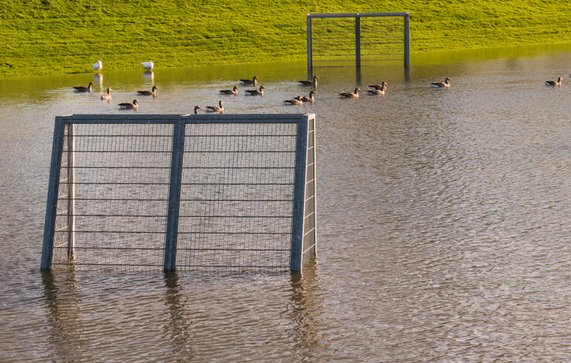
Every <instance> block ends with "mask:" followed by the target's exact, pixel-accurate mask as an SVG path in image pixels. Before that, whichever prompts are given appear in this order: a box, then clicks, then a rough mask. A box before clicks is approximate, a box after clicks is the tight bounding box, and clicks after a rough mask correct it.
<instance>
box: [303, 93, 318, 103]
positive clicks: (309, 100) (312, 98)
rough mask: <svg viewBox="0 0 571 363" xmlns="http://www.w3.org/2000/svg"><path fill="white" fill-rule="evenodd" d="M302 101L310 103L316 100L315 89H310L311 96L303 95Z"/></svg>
mask: <svg viewBox="0 0 571 363" xmlns="http://www.w3.org/2000/svg"><path fill="white" fill-rule="evenodd" d="M301 101H302V102H309V103H313V102H315V91H310V92H309V96H307V97H306V96H303V97H302V98H301Z"/></svg>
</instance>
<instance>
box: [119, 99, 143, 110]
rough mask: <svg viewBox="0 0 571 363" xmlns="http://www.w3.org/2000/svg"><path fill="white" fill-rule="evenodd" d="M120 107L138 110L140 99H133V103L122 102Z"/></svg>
mask: <svg viewBox="0 0 571 363" xmlns="http://www.w3.org/2000/svg"><path fill="white" fill-rule="evenodd" d="M119 108H120V109H123V110H137V109H139V101H137V100H133V102H132V103H129V102H123V103H120V104H119Z"/></svg>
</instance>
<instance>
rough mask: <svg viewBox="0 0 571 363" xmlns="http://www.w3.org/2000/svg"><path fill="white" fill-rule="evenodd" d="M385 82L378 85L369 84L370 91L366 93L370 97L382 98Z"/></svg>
mask: <svg viewBox="0 0 571 363" xmlns="http://www.w3.org/2000/svg"><path fill="white" fill-rule="evenodd" d="M387 85H388V83H387V82H384V81H383V82H382V83H381V84H380V85H379V84H370V85H369V87H370V88H371V89H368V90H367V93H369V94H370V95H376V96H384V95H385V92H386V91H387Z"/></svg>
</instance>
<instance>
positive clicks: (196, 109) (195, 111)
mask: <svg viewBox="0 0 571 363" xmlns="http://www.w3.org/2000/svg"><path fill="white" fill-rule="evenodd" d="M198 110H200V106H198V105H196V106H194V114H195V115H198Z"/></svg>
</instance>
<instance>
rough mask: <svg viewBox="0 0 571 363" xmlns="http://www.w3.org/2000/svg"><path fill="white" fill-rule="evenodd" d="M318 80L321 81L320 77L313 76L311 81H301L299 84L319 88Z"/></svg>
mask: <svg viewBox="0 0 571 363" xmlns="http://www.w3.org/2000/svg"><path fill="white" fill-rule="evenodd" d="M318 79H319V77H318V76H313V77H312V78H311V81H299V83H301V85H302V86H307V87H313V88H317V80H318Z"/></svg>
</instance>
